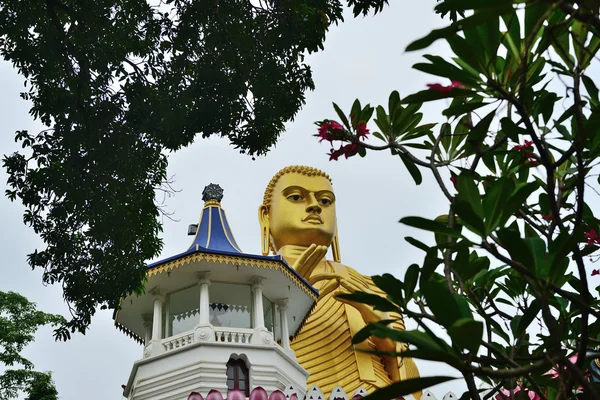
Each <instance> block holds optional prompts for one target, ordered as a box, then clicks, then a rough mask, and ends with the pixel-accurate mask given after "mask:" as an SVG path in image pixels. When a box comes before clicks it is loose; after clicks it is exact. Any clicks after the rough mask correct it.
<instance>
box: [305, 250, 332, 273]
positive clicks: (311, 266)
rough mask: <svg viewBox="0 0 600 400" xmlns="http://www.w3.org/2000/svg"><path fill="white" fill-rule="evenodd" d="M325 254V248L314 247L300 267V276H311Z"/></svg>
mask: <svg viewBox="0 0 600 400" xmlns="http://www.w3.org/2000/svg"><path fill="white" fill-rule="evenodd" d="M325 254H327V247H326V246H316V247H315V250H314V251H313V252H312V254H310V255H309V256H308V258H307V259H306V261H305V262H304V265H303V266H302V267H300V268H301V269H302V276H311V275H312V273H313V271H314V270H315V268H317V266H318V265H319V263H320V262H321V261H322V260H323V257H325Z"/></svg>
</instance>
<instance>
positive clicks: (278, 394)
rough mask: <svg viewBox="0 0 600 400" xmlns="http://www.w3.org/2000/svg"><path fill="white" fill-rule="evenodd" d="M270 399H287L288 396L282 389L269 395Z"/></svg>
mask: <svg viewBox="0 0 600 400" xmlns="http://www.w3.org/2000/svg"><path fill="white" fill-rule="evenodd" d="M228 400H229V399H228ZM269 400H286V398H285V394H283V392H282V391H281V390H275V391H273V393H271V395H270V396H269Z"/></svg>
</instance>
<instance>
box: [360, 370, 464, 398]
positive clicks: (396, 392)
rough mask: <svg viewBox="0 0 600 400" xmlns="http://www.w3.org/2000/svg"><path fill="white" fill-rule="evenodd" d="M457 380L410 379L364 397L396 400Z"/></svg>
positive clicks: (444, 378) (437, 378)
mask: <svg viewBox="0 0 600 400" xmlns="http://www.w3.org/2000/svg"><path fill="white" fill-rule="evenodd" d="M454 379H457V378H453V377H450V376H430V377H426V378H412V379H406V380H402V381H400V382H394V383H392V384H391V385H389V386H386V387H384V388H381V389H378V390H376V391H375V392H374V393H372V394H370V395H368V396H366V397H365V398H364V399H365V400H390V399H397V398H398V397H400V396H406V395H409V394H412V393H416V392H418V391H420V390H423V389H426V388H428V387H431V386H434V385H438V384H440V383H444V382H448V381H451V380H454Z"/></svg>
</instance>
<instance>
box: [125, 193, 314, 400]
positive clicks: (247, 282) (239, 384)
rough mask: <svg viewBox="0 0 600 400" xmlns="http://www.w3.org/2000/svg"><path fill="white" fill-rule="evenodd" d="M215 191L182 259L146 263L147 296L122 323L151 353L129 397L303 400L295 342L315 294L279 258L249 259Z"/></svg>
mask: <svg viewBox="0 0 600 400" xmlns="http://www.w3.org/2000/svg"><path fill="white" fill-rule="evenodd" d="M222 197H223V190H222V189H221V188H220V187H219V186H218V185H212V184H211V185H209V186H207V187H206V188H205V189H204V192H203V200H204V207H203V209H202V213H201V217H200V222H199V223H198V224H197V225H192V226H190V231H191V233H193V235H194V240H193V242H192V244H191V245H190V247H189V248H188V249H187V250H186V251H184V252H183V253H180V254H177V255H175V256H172V257H168V258H166V259H164V260H160V261H157V262H154V263H152V264H150V265H148V267H147V268H148V273H147V276H148V280H147V282H146V293H145V294H143V295H140V296H137V295H135V294H132V295H130V296H128V297H126V298H124V299H122V302H121V308H120V310H118V311H116V312H115V313H114V321H115V325H116V326H117V327H118V328H119V329H120V330H122V331H123V332H125V333H126V334H127V335H129V336H130V337H131V338H133V339H134V340H136V341H137V342H139V343H140V344H142V345H143V346H144V350H143V356H142V358H141V359H140V360H138V361H136V362H135V363H134V365H133V368H132V370H131V374H130V376H129V380H128V381H127V384H126V385H125V389H124V396H125V397H127V398H128V399H131V400H142V399H156V400H158V399H161V400H162V399H186V398H187V397H188V395H189V394H190V392H194V391H196V392H200V393H204V394H205V395H206V394H207V393H208V392H209V391H211V390H217V391H220V392H223V393H227V392H228V391H231V390H239V391H240V392H241V393H243V394H244V397H249V393H250V391H251V389H252V388H255V387H259V386H260V387H262V388H263V389H265V390H266V391H268V392H269V393H272V392H274V391H284V390H287V391H288V392H289V391H290V390H292V391H293V392H294V393H296V395H297V396H298V397H299V398H300V399H302V398H303V397H304V395H305V392H306V379H307V377H308V372H307V371H306V370H305V369H304V368H302V367H301V366H300V364H299V363H298V360H297V359H296V356H295V355H294V352H293V350H292V349H291V348H290V337H293V336H294V335H295V334H296V333H297V332H298V331H299V329H300V328H301V327H302V324H303V323H304V321H305V318H306V316H307V315H308V313H309V311H310V310H311V309H312V308H313V307H314V306H315V304H316V300H317V297H318V291H317V290H316V289H314V288H313V287H312V286H311V285H310V284H308V283H307V282H306V281H305V280H304V279H303V278H302V277H301V276H300V275H299V274H298V273H296V271H294V270H293V269H292V268H291V267H290V266H289V265H288V264H287V263H286V262H285V261H284V260H283V259H282V257H281V256H262V255H251V254H246V253H243V252H242V251H241V250H240V248H239V246H238V245H237V243H236V242H235V239H234V237H233V233H232V231H231V228H230V226H229V223H228V221H227V217H226V215H225V211H224V210H223V209H222V208H221V204H220V201H221V199H222Z"/></svg>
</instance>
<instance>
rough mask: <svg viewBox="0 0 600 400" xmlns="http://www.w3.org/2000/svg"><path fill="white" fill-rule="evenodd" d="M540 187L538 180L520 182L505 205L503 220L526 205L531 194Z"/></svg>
mask: <svg viewBox="0 0 600 400" xmlns="http://www.w3.org/2000/svg"><path fill="white" fill-rule="evenodd" d="M539 187H540V184H539V183H538V182H521V183H518V184H517V186H516V187H515V189H514V190H513V192H512V193H511V194H510V196H509V199H508V201H507V202H506V204H505V206H504V209H503V215H502V220H503V221H506V220H508V219H509V218H510V217H511V216H513V215H515V214H516V213H517V211H518V210H519V209H521V207H523V206H524V205H525V203H526V202H527V199H528V198H529V196H531V194H532V193H533V192H535V191H536V190H537V189H538V188H539Z"/></svg>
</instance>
